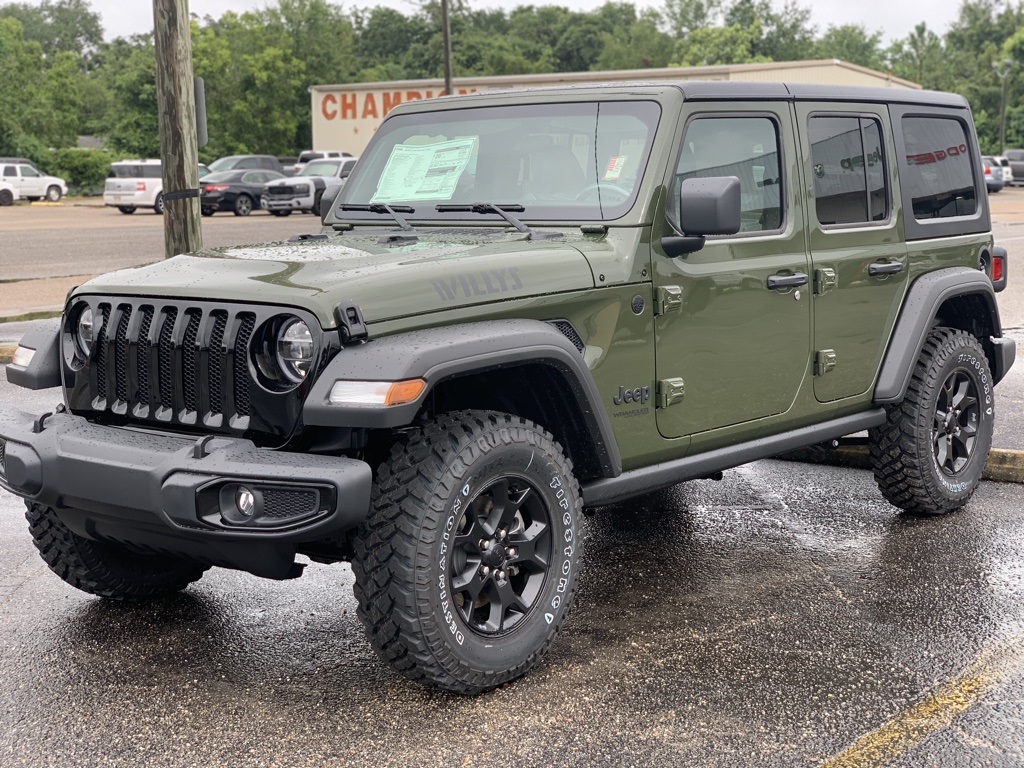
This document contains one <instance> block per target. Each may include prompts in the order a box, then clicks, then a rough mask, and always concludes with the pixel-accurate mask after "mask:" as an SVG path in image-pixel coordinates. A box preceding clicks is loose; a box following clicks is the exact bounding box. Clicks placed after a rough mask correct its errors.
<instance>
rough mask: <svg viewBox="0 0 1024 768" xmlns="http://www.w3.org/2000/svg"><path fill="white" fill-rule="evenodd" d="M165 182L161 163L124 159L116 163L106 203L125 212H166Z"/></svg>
mask: <svg viewBox="0 0 1024 768" xmlns="http://www.w3.org/2000/svg"><path fill="white" fill-rule="evenodd" d="M163 192H164V181H163V178H162V177H161V175H160V161H159V160H122V161H120V162H117V163H112V164H111V166H110V170H109V171H107V183H106V186H105V187H104V189H103V204H104V205H110V206H114V207H116V208H117V210H119V211H120V212H121V213H135V210H136V209H137V208H152V209H153V213H156V214H158V215H162V214H163V212H164V194H163Z"/></svg>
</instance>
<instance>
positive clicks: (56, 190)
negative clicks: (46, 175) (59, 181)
mask: <svg viewBox="0 0 1024 768" xmlns="http://www.w3.org/2000/svg"><path fill="white" fill-rule="evenodd" d="M62 196H63V193H62V192H61V191H60V187H58V186H56V185H54V186H52V187H49V188H47V190H46V199H47V200H48V201H49V202H51V203H59V202H60V199H61V197H62Z"/></svg>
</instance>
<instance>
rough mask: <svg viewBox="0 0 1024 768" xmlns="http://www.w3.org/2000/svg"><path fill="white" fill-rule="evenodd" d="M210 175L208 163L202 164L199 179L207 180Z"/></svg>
mask: <svg viewBox="0 0 1024 768" xmlns="http://www.w3.org/2000/svg"><path fill="white" fill-rule="evenodd" d="M209 175H210V166H208V165H207V164H206V163H200V164H199V178H200V179H202V178H205V177H206V176H209Z"/></svg>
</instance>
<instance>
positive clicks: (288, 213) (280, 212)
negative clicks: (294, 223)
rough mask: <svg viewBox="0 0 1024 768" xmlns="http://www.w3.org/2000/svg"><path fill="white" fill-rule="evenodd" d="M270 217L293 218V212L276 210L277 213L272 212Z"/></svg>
mask: <svg viewBox="0 0 1024 768" xmlns="http://www.w3.org/2000/svg"><path fill="white" fill-rule="evenodd" d="M270 215H271V216H291V215H292V212H291V211H282V210H276V211H274V210H272V211H271V212H270Z"/></svg>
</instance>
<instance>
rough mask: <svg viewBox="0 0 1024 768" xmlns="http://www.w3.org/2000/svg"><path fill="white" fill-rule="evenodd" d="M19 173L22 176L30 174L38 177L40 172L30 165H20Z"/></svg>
mask: <svg viewBox="0 0 1024 768" xmlns="http://www.w3.org/2000/svg"><path fill="white" fill-rule="evenodd" d="M21 175H22V176H31V177H33V178H35V177H38V176H39V175H40V174H39V171H37V170H36V169H35V168H33V167H32V166H31V165H23V166H21Z"/></svg>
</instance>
